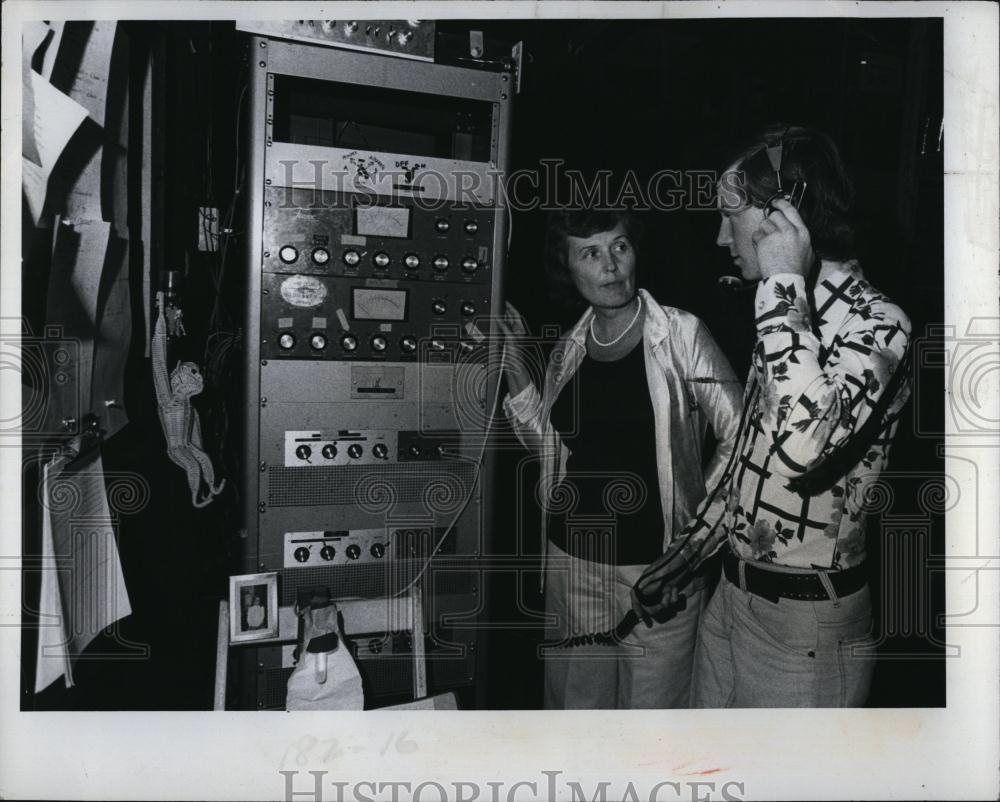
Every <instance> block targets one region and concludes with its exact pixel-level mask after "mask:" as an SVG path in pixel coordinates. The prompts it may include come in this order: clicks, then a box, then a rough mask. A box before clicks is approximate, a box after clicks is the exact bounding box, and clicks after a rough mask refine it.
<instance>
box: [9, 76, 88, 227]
mask: <svg viewBox="0 0 1000 802" xmlns="http://www.w3.org/2000/svg"><path fill="white" fill-rule="evenodd" d="M26 82H27V83H30V85H31V97H32V116H33V120H32V125H31V130H32V134H33V145H34V148H33V150H32V155H33V156H35V155H37V157H38V163H37V164H36V163H35V162H34V161H33V160H32V159H31V158H24V157H22V158H21V185H22V187H23V189H24V195H25V198H26V199H27V201H28V208H29V210H30V211H31V217H32V221H33V222H35V223H37V222H38V219H39V217H40V216H41V214H42V208H43V207H44V206H45V196H46V193H47V192H48V186H49V178H50V177H51V175H52V170H53V168H54V167H55V165H56V162H57V161H58V160H59V157H60V156H61V155H62V152H63V150H65V148H66V145H67V143H68V142H69V140H70V137H72V136H73V134H74V133H76V130H77V129H78V128H79V127H80V123H82V122H83V120H84V118H85V117H86V116H87V110H86V109H85V108H84V107H83V106H81V105H80V104H79V103H77V102H76V101H75V100H73V99H72V98H70V97H67V96H66V95H64V94H63V93H62V92H60V91H59V90H58V89H56V88H55V87H54V86H52V84H50V83H49V82H48V81H46V80H45V79H44V78H43V77H42V76H41V75H39V74H38V73H37V72H35V71H34V70H29V71H28V76H27V78H26Z"/></svg>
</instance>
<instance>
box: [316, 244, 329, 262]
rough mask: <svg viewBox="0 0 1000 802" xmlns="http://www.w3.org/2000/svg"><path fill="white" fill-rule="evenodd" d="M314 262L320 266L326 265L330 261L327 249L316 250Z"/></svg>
mask: <svg viewBox="0 0 1000 802" xmlns="http://www.w3.org/2000/svg"><path fill="white" fill-rule="evenodd" d="M312 260H313V262H314V263H316V264H318V265H325V264H326V263H327V262H329V261H330V252H329V251H328V250H327V249H326V248H314V249H313V252H312Z"/></svg>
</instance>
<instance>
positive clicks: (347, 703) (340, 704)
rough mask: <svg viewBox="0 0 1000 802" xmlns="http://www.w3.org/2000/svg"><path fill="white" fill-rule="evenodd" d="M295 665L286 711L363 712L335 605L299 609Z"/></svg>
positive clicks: (358, 680) (357, 680)
mask: <svg viewBox="0 0 1000 802" xmlns="http://www.w3.org/2000/svg"><path fill="white" fill-rule="evenodd" d="M299 617H300V619H301V621H300V626H299V632H300V637H299V644H298V646H297V647H296V654H297V656H298V662H297V664H296V666H295V670H294V671H292V675H291V676H290V677H289V678H288V696H287V700H286V702H285V707H286V708H287V709H288V710H363V709H364V707H365V697H364V692H363V691H362V689H361V675H360V674H359V673H358V667H357V666H356V665H355V664H354V659H353V658H352V657H351V653H350V649H348V647H347V644H346V643H345V642H344V638H343V635H344V633H343V631H342V630H341V628H340V625H339V623H338V620H337V619H338V615H337V605H336V604H334V603H333V602H325V603H324V602H319V603H317V602H314V603H313V604H312V605H309V606H306V607H304V608H301V609H300V610H299Z"/></svg>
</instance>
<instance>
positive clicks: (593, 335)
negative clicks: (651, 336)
mask: <svg viewBox="0 0 1000 802" xmlns="http://www.w3.org/2000/svg"><path fill="white" fill-rule="evenodd" d="M636 297H637V298H638V299H639V304H638V306H637V307H636V309H635V316H634V317H633V318H632V322H631V323H629V324H628V325H627V326H626V327H625V330H624V331H622V333H621V334H619V335H618V336H617V337H615V338H614V339H613V340H611V341H609V342H606V343H602V342H601V341H600V340H599V339H597V334H596V333H595V332H594V321H595V320H596V319H597V315H594V317H592V318H591V319H590V337H591V339H592V340H593V341H594V344H595V345H599V346H601V347H602V348H610V347H611V346H612V345H617V344H618V343H619V342H620V341H621V339H622V337H624V336H625V335H626V334H628V333H629V332H630V331H631V330H632V327H633V326H634V325H635V322H636V321H637V320H638V319H639V313H640V312H641V311H642V297H641V296H636Z"/></svg>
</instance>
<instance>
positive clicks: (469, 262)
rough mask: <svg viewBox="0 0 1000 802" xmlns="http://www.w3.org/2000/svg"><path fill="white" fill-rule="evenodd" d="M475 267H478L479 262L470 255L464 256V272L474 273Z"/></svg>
mask: <svg viewBox="0 0 1000 802" xmlns="http://www.w3.org/2000/svg"><path fill="white" fill-rule="evenodd" d="M477 267H479V262H477V261H476V260H475V259H473V258H472V257H471V256H466V257H465V258H464V259H463V260H462V270H464V271H465V272H466V273H475V272H476V268H477Z"/></svg>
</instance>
